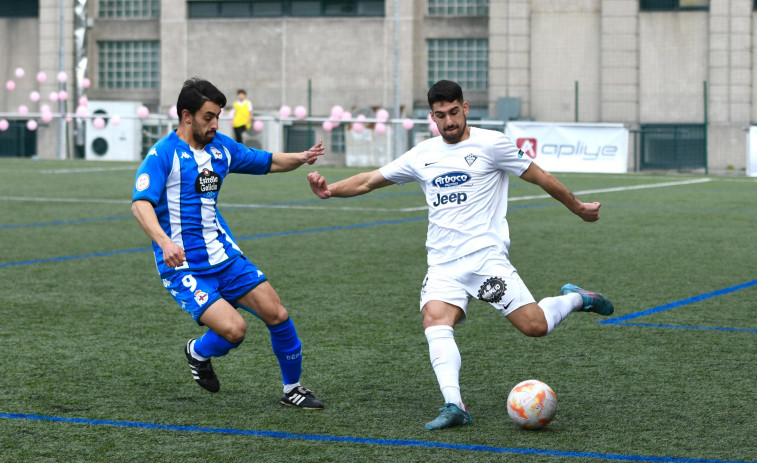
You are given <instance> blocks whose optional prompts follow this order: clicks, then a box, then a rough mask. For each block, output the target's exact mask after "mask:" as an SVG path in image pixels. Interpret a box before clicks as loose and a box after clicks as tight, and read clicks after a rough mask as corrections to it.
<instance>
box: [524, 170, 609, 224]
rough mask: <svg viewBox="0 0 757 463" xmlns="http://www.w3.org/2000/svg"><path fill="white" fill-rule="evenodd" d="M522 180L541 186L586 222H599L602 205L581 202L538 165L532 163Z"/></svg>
mask: <svg viewBox="0 0 757 463" xmlns="http://www.w3.org/2000/svg"><path fill="white" fill-rule="evenodd" d="M520 178H522V179H523V180H525V181H527V182H529V183H533V184H534V185H539V187H541V189H542V190H544V191H546V192H547V193H549V195H550V196H552V197H553V198H555V199H556V200H558V201H560V202H561V203H563V204H564V205H565V207H567V208H568V209H570V211H571V212H573V213H574V214H576V215H577V216H579V217H581V219H583V220H584V221H586V222H596V221H597V220H599V208H600V206H602V205H601V204H600V203H598V202H593V203H584V202H581V201H579V199H578V198H576V196H575V195H574V194H573V192H571V191H570V190H569V189H568V187H566V186H565V185H563V184H562V182H560V181H559V180H558V179H557V178H555V176H554V175H552V174H550V173H549V172H547V171H546V170H544V169H542V168H541V167H539V166H538V165H536V163H533V162H532V163H531V165H530V166H529V167H528V169H526V171H525V172H523V174H522V175H521V176H520Z"/></svg>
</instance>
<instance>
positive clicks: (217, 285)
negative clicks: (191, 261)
mask: <svg viewBox="0 0 757 463" xmlns="http://www.w3.org/2000/svg"><path fill="white" fill-rule="evenodd" d="M266 280H267V278H266V277H265V275H263V272H261V271H260V270H258V268H257V267H256V266H255V265H254V264H253V263H252V262H250V261H249V260H247V258H246V257H245V256H238V257H235V258H233V259H231V260H230V261H228V262H225V263H223V264H221V265H219V266H217V267H213V268H209V269H207V270H199V271H185V272H177V273H175V274H173V275H171V276H170V277H168V278H163V286H165V287H166V289H167V290H168V292H169V293H171V296H173V298H174V299H175V300H176V302H178V303H179V305H180V306H181V308H182V309H184V310H186V311H187V312H189V314H190V315H191V316H192V318H194V320H195V321H196V322H197V323H198V324H200V325H201V324H202V323H200V317H201V316H202V314H203V313H205V311H206V310H207V309H208V307H210V306H211V305H213V303H214V302H216V301H217V300H219V299H225V300H226V301H227V302H228V303H229V304H231V305H235V304H236V302H237V301H238V300H239V299H240V298H241V297H242V296H244V295H245V294H247V293H248V292H250V291H252V290H253V289H255V288H256V287H257V286H258V285H259V284H260V283H262V282H264V281H266Z"/></svg>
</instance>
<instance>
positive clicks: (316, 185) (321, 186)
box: [308, 169, 394, 199]
mask: <svg viewBox="0 0 757 463" xmlns="http://www.w3.org/2000/svg"><path fill="white" fill-rule="evenodd" d="M308 181H309V182H310V189H311V190H313V193H315V195H316V196H318V197H319V198H321V199H328V198H331V197H332V196H333V197H336V198H350V197H352V196H358V195H363V194H366V193H368V192H371V191H373V190H375V189H376V188H383V187H385V186H389V185H392V184H394V182H392V181H390V180H387V179H386V178H384V176H383V175H381V171H380V170H378V169H376V170H374V171H371V172H362V173H359V174H357V175H353V176H352V177H349V178H346V179H344V180H340V181H338V182H336V183H333V184H331V185H329V184H328V183H326V178H325V177H324V176H323V175H321V174H319V173H318V172H311V173H309V174H308Z"/></svg>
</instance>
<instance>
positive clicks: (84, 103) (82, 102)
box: [79, 96, 89, 106]
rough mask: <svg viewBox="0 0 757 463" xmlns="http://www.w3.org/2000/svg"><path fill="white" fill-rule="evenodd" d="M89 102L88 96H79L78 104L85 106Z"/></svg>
mask: <svg viewBox="0 0 757 463" xmlns="http://www.w3.org/2000/svg"><path fill="white" fill-rule="evenodd" d="M88 104H89V98H87V97H86V96H82V97H79V106H87V105H88Z"/></svg>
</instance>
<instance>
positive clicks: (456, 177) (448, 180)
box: [431, 172, 471, 188]
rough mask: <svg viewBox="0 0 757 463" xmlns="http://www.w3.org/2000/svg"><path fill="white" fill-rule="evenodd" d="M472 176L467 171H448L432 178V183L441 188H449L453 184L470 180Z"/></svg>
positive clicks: (456, 184)
mask: <svg viewBox="0 0 757 463" xmlns="http://www.w3.org/2000/svg"><path fill="white" fill-rule="evenodd" d="M470 178H471V177H470V175H469V174H466V173H465V172H447V173H446V174H442V175H440V176H438V177H436V178H435V179H433V180H431V183H432V184H434V186H437V187H439V188H449V187H451V186H459V185H462V184H463V183H466V182H467V181H468V180H470Z"/></svg>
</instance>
